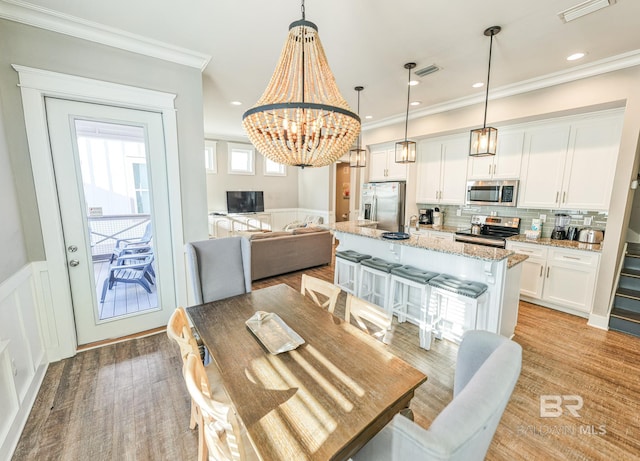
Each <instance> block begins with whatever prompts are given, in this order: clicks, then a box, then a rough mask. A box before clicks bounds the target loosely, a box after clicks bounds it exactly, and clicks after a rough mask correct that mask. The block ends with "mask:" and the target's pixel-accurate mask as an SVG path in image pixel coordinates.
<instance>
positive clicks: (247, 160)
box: [227, 143, 255, 175]
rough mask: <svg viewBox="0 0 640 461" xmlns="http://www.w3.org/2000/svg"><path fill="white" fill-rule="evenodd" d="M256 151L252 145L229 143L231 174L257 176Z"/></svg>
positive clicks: (229, 170)
mask: <svg viewBox="0 0 640 461" xmlns="http://www.w3.org/2000/svg"><path fill="white" fill-rule="evenodd" d="M254 165H255V150H254V149H253V146H252V145H250V144H233V143H229V165H228V168H227V171H228V173H229V174H251V175H253V174H255V168H254Z"/></svg>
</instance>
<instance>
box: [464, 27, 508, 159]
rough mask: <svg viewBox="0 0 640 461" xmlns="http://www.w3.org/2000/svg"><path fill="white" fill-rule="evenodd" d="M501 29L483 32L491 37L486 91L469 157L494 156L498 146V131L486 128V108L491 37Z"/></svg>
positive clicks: (489, 74)
mask: <svg viewBox="0 0 640 461" xmlns="http://www.w3.org/2000/svg"><path fill="white" fill-rule="evenodd" d="M501 30H502V28H501V27H500V26H492V27H489V28H488V29H486V30H485V31H484V35H486V36H487V37H491V39H490V42H489V69H488V70H487V89H486V93H485V97H484V122H483V123H482V128H478V129H476V130H471V141H470V145H469V155H470V156H471V157H484V156H487V155H496V146H497V144H498V130H497V129H496V128H492V127H490V126H487V106H488V103H489V77H490V76H491V50H492V48H493V36H494V35H497V34H498V33H499V32H500V31H501Z"/></svg>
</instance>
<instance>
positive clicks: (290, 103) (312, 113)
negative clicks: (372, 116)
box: [242, 0, 360, 168]
mask: <svg viewBox="0 0 640 461" xmlns="http://www.w3.org/2000/svg"><path fill="white" fill-rule="evenodd" d="M242 125H243V127H244V129H245V131H246V133H247V136H248V137H249V140H250V141H251V142H252V143H253V145H254V146H255V147H256V149H257V150H258V151H259V152H260V153H262V154H263V155H264V156H265V157H267V158H268V159H270V160H272V161H274V162H277V163H282V164H285V165H292V166H299V167H302V168H304V167H321V166H326V165H330V164H331V163H334V162H335V161H336V160H338V159H339V158H340V157H342V156H343V155H344V154H346V153H347V152H348V151H349V148H350V147H351V145H352V144H353V142H354V140H355V139H356V138H357V137H358V134H359V133H360V117H359V116H358V115H357V114H354V113H353V112H352V111H351V108H350V107H349V105H348V104H347V102H346V101H345V99H344V98H343V97H342V95H341V94H340V91H339V90H338V86H337V85H336V82H335V79H334V77H333V74H332V73H331V69H330V68H329V63H328V62H327V57H326V56H325V54H324V49H323V48H322V44H321V43H320V37H319V36H318V27H317V26H316V25H315V24H314V23H312V22H309V21H306V20H305V12H304V0H303V1H302V20H300V21H295V22H293V23H291V25H290V26H289V35H288V37H287V41H286V43H285V45H284V48H283V50H282V54H281V55H280V60H279V61H278V64H277V66H276V70H275V71H274V73H273V76H272V77H271V81H270V82H269V85H268V86H267V89H266V90H265V91H264V94H263V95H262V97H261V98H260V99H259V100H258V102H257V103H256V105H255V106H254V107H252V108H251V109H249V110H248V111H246V112H245V113H244V115H243V116H242Z"/></svg>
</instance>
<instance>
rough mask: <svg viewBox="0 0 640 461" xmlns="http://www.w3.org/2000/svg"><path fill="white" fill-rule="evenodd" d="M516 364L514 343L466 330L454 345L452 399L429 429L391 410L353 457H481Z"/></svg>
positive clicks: (366, 460) (459, 460) (451, 460)
mask: <svg viewBox="0 0 640 461" xmlns="http://www.w3.org/2000/svg"><path fill="white" fill-rule="evenodd" d="M521 367H522V347H520V345H519V344H517V343H515V342H514V341H511V340H510V339H508V338H505V337H504V336H499V335H497V334H495V333H490V332H488V331H481V330H471V331H467V332H466V333H465V334H464V336H463V338H462V342H461V343H460V348H459V349H458V360H457V362H456V371H455V379H454V385H453V400H452V401H451V402H450V403H449V405H447V406H446V407H445V409H444V410H442V412H441V413H440V414H439V415H438V416H437V417H436V419H435V420H434V421H433V422H432V423H431V426H430V427H429V429H424V428H422V427H420V426H418V425H417V424H415V423H414V422H412V421H410V420H409V419H407V418H405V417H404V416H402V415H396V416H395V417H394V418H393V419H392V420H391V422H390V423H389V424H387V425H386V426H385V427H384V428H383V429H382V430H381V431H380V432H379V433H378V434H376V436H375V437H373V438H372V439H371V440H370V441H369V442H368V443H367V444H366V445H365V446H364V447H362V449H361V450H360V451H359V452H358V453H357V454H355V455H354V456H353V457H352V459H353V460H354V461H405V460H413V459H420V460H423V459H424V460H441V461H443V460H447V461H481V460H484V458H485V456H486V454H487V450H488V449H489V445H490V444H491V440H492V439H493V436H494V434H495V432H496V429H497V427H498V423H499V422H500V418H501V417H502V414H503V412H504V409H505V407H506V406H507V403H508V402H509V399H510V398H511V394H512V392H513V388H514V387H515V385H516V382H517V381H518V377H519V376H520V370H521Z"/></svg>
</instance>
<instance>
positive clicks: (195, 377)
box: [183, 353, 258, 461]
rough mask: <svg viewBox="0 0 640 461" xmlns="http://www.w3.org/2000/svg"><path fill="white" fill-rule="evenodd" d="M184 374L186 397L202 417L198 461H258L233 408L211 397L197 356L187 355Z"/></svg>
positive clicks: (205, 375) (205, 376)
mask: <svg viewBox="0 0 640 461" xmlns="http://www.w3.org/2000/svg"><path fill="white" fill-rule="evenodd" d="M183 375H184V380H185V384H186V385H187V390H188V391H189V395H190V396H191V399H192V400H193V401H194V402H195V405H197V407H198V410H199V414H200V415H201V423H200V428H201V430H200V433H199V441H198V461H206V460H209V461H245V460H257V459H258V457H257V455H256V453H255V450H254V449H253V447H252V445H251V443H250V441H249V439H248V436H247V433H246V430H245V429H244V427H243V425H242V423H241V422H240V421H239V419H238V417H237V415H236V413H235V409H234V408H233V406H232V405H231V404H229V403H225V402H220V401H217V400H216V399H215V398H213V397H212V395H211V392H210V389H209V382H208V379H207V374H206V373H205V370H204V366H203V365H202V361H201V360H200V358H199V357H198V356H196V355H195V354H193V353H189V354H188V355H187V359H186V362H185V364H184V369H183Z"/></svg>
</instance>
